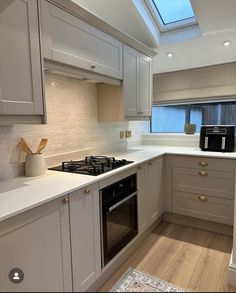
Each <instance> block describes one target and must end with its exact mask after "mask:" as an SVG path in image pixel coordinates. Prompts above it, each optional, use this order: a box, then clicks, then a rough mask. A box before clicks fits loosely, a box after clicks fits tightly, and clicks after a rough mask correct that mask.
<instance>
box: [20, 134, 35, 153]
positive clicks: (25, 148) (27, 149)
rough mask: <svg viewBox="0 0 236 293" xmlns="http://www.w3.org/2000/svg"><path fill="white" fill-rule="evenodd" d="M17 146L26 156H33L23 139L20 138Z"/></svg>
mask: <svg viewBox="0 0 236 293" xmlns="http://www.w3.org/2000/svg"><path fill="white" fill-rule="evenodd" d="M19 145H20V149H21V150H22V152H24V153H26V154H33V152H32V151H31V149H30V148H29V146H28V144H27V142H26V141H25V140H24V138H23V137H22V138H21V140H20V143H19Z"/></svg>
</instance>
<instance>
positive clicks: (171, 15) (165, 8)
mask: <svg viewBox="0 0 236 293" xmlns="http://www.w3.org/2000/svg"><path fill="white" fill-rule="evenodd" d="M152 1H153V3H154V5H155V8H156V9H157V11H158V13H159V15H160V17H161V20H162V22H163V24H164V25H167V24H171V23H173V22H178V21H183V20H187V19H190V18H194V12H193V9H192V6H191V3H190V0H174V1H173V0H152Z"/></svg>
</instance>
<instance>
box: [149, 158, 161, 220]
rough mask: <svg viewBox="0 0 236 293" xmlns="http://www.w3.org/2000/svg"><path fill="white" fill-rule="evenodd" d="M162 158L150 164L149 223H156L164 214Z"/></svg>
mask: <svg viewBox="0 0 236 293" xmlns="http://www.w3.org/2000/svg"><path fill="white" fill-rule="evenodd" d="M162 161H163V160H162V158H158V159H154V160H151V161H149V162H148V165H149V166H148V169H147V174H148V175H147V183H148V190H149V192H148V196H149V221H150V224H152V223H154V222H155V221H156V220H157V219H158V218H159V216H160V215H161V213H162V201H161V200H162V199H161V193H162V177H163V176H162V173H163V172H162Z"/></svg>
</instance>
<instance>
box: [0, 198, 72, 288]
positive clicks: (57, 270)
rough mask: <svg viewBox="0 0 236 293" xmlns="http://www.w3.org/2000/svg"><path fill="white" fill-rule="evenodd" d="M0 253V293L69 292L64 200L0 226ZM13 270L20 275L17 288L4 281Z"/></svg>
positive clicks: (23, 214)
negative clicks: (22, 275) (20, 272)
mask: <svg viewBox="0 0 236 293" xmlns="http://www.w3.org/2000/svg"><path fill="white" fill-rule="evenodd" d="M0 250H1V265H0V267H1V272H0V290H1V291H3V292H13V291H14V292H34V291H37V292H45V291H46V292H49V291H53V292H63V291H66V292H68V291H72V279H71V254H70V234H69V207H68V203H67V197H65V198H63V199H62V198H59V199H56V200H54V201H51V202H49V203H47V204H45V205H42V206H39V207H36V208H34V209H32V210H30V211H27V212H24V213H22V214H20V215H17V216H15V217H13V218H10V219H7V220H5V221H2V222H0ZM14 268H19V269H21V270H22V271H23V273H24V279H23V281H22V282H21V283H19V284H14V283H12V282H11V281H10V280H9V278H8V274H9V272H10V271H11V270H12V269H14Z"/></svg>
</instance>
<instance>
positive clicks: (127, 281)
mask: <svg viewBox="0 0 236 293" xmlns="http://www.w3.org/2000/svg"><path fill="white" fill-rule="evenodd" d="M110 292H186V291H184V290H183V289H180V288H178V287H176V286H174V285H171V284H169V283H166V282H164V281H162V280H160V279H157V278H154V277H151V276H149V275H147V274H144V273H141V272H139V271H136V270H134V269H132V268H129V269H128V271H127V272H126V273H125V274H124V275H123V276H122V277H121V278H120V280H119V281H118V282H117V283H116V284H115V286H114V287H113V288H112V289H111V291H110Z"/></svg>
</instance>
